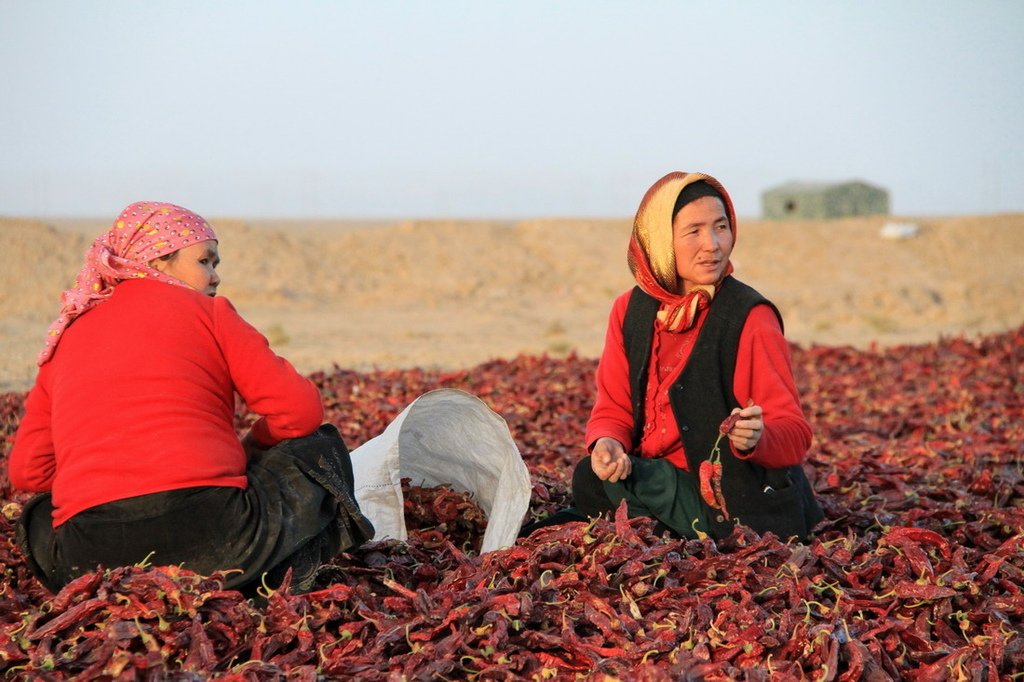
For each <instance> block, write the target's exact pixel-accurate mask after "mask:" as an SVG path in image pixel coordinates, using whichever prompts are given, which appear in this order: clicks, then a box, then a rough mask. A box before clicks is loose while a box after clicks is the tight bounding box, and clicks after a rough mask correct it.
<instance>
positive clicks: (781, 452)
mask: <svg viewBox="0 0 1024 682" xmlns="http://www.w3.org/2000/svg"><path fill="white" fill-rule="evenodd" d="M631 292H632V289H630V290H629V291H626V292H625V293H623V294H622V295H621V296H619V297H618V298H617V299H615V303H614V304H613V305H612V312H611V315H610V317H609V320H608V331H607V334H606V336H605V345H604V351H603V353H602V354H601V360H600V362H599V363H598V367H597V377H596V379H597V398H596V400H595V402H594V407H593V410H592V411H591V414H590V421H589V422H588V423H587V433H586V439H587V440H586V442H587V446H588V448H592V447H593V445H594V442H595V441H597V439H598V438H601V437H605V436H608V437H611V438H614V439H615V440H617V441H619V442H620V443H622V445H623V446H624V447H625V448H626V452H629V453H632V454H637V455H640V456H644V457H666V458H667V459H668V460H669V461H671V462H672V463H673V464H675V465H676V466H677V467H679V468H681V469H688V468H689V467H688V465H687V462H686V454H685V452H684V450H683V443H682V440H681V438H680V437H679V425H678V424H677V423H676V420H675V418H674V417H673V415H672V407H671V406H670V405H669V400H668V386H669V385H671V384H672V383H673V382H674V380H675V379H676V377H678V375H679V372H680V371H681V370H682V368H683V367H684V366H685V364H686V361H687V360H688V359H689V356H690V352H691V351H692V349H693V340H694V339H696V337H697V334H699V333H700V328H701V327H702V326H703V324H704V319H705V317H706V315H707V311H706V310H705V311H704V312H702V313H701V316H700V318H699V319H698V322H697V324H696V325H694V327H693V328H692V329H690V330H689V331H686V332H683V333H681V334H675V333H672V332H667V331H662V330H660V329H657V328H656V329H655V332H654V336H655V338H654V342H653V352H652V354H651V355H652V357H651V364H650V366H649V367H648V379H647V386H648V391H647V399H646V407H645V410H644V413H645V419H646V420H647V424H646V425H645V428H644V435H643V437H642V439H641V442H640V443H633V442H632V441H633V435H632V434H633V408H632V403H631V401H630V387H629V361H628V359H627V357H626V351H625V347H624V345H623V341H622V322H623V318H624V317H625V315H626V306H627V305H628V304H629V296H630V293H631ZM679 353H681V354H679ZM677 354H679V355H678V360H676V358H677ZM666 356H671V357H666ZM670 361H676V363H677V364H676V369H675V370H674V371H673V372H672V373H671V375H669V376H667V377H661V378H659V377H658V366H659V365H660V364H666V363H667V362H670ZM659 389H660V390H659ZM733 390H734V391H735V394H736V400H737V402H738V403H739V404H740V405H746V404H747V402H748V400H750V399H752V400H753V401H754V404H756V405H760V406H761V407H762V409H763V410H764V431H763V432H762V434H761V439H760V440H759V441H758V443H757V446H756V447H755V448H754V450H753V452H752V453H745V454H743V453H738V452H736V450H735V449H733V452H734V454H736V455H737V456H738V457H742V458H744V459H749V460H751V461H753V462H756V463H757V464H760V465H762V466H764V467H768V468H777V467H785V466H790V465H793V464H799V463H801V462H802V461H803V458H804V455H806V454H807V450H808V449H809V448H810V447H811V427H810V424H808V423H807V419H806V418H805V417H804V413H803V408H802V407H801V406H800V398H799V395H798V394H797V391H796V382H795V381H794V379H793V369H792V365H791V362H790V357H789V345H788V343H787V342H786V339H785V337H784V336H783V335H782V329H781V328H780V326H779V321H778V318H776V316H775V313H774V311H772V309H771V308H770V307H769V306H766V305H759V306H755V307H754V309H753V310H751V312H750V315H749V316H748V317H747V321H746V323H745V324H744V326H743V331H742V333H741V334H740V347H739V349H738V353H737V357H736V373H735V376H734V377H733ZM724 442H725V439H723V443H724Z"/></svg>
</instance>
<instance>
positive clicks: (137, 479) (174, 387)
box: [9, 280, 323, 527]
mask: <svg viewBox="0 0 1024 682" xmlns="http://www.w3.org/2000/svg"><path fill="white" fill-rule="evenodd" d="M236 391H237V392H238V394H239V395H241V397H242V399H243V400H245V402H246V404H247V405H248V407H249V408H250V409H251V410H253V411H254V412H255V413H257V414H259V415H262V416H261V418H260V419H259V421H257V422H256V423H255V424H254V425H253V427H252V437H253V438H254V439H255V440H256V442H257V443H259V444H260V445H262V446H264V447H269V446H271V445H274V444H275V443H277V442H278V441H281V440H283V439H286V438H294V437H299V436H305V435H308V434H309V433H311V432H313V431H314V430H315V429H316V428H317V427H318V426H319V425H320V423H321V422H322V420H323V405H322V402H321V400H320V393H319V391H318V390H317V387H316V385H315V384H313V382H312V381H310V380H309V379H306V378H304V377H303V376H301V375H300V374H299V373H298V372H296V371H295V368H294V367H292V365H291V364H289V363H288V362H287V361H286V360H284V359H283V358H280V357H278V356H277V355H275V354H274V352H273V351H272V350H271V349H270V347H269V345H268V343H267V340H266V339H265V338H264V337H263V335H262V334H260V333H259V332H258V331H257V330H256V329H255V328H253V327H252V326H251V325H249V324H248V323H247V322H246V321H245V320H243V319H242V318H241V316H239V314H238V313H237V312H236V311H235V309H234V307H232V305H231V303H230V302H229V301H228V300H227V299H225V298H222V297H216V298H211V297H209V296H204V295H203V294H201V293H199V292H197V291H193V290H191V289H186V288H184V287H178V286H171V285H168V284H166V283H163V282H152V281H148V280H128V281H125V282H122V283H120V284H119V285H118V286H117V287H116V288H115V290H114V293H113V295H112V296H111V298H110V299H109V300H107V301H105V302H103V303H101V304H99V305H97V306H96V307H95V308H93V309H91V310H89V311H88V312H87V313H85V314H84V315H82V316H81V317H79V318H78V319H76V320H75V321H74V323H73V324H71V326H69V327H68V329H67V331H66V332H65V333H64V335H63V337H62V338H61V341H60V345H59V346H58V347H57V352H56V354H55V355H54V356H53V359H51V360H50V361H49V362H48V363H46V364H44V365H43V366H42V367H41V368H40V370H39V375H38V376H37V378H36V383H35V386H34V387H33V388H32V390H31V391H30V392H29V395H28V398H27V399H26V401H25V416H24V417H23V418H22V420H21V423H20V425H19V427H18V431H17V433H16V434H15V437H14V446H13V448H12V449H11V454H10V463H9V474H10V479H11V484H12V485H13V486H14V487H16V488H20V489H23V490H29V491H35V492H42V491H48V490H49V491H52V493H53V504H54V515H53V525H54V526H55V527H56V526H59V525H60V524H62V523H64V522H65V521H67V520H68V519H69V518H71V517H72V516H74V515H75V514H77V513H78V512H80V511H82V510H84V509H88V508H89V507H93V506H96V505H99V504H103V503H105V502H111V501H113V500H119V499H123V498H127V497H134V496H136V495H145V494H148V493H156V492H162V491H167V490H177V489H181V488H190V487H194V486H234V487H238V488H245V487H246V486H247V480H246V475H245V470H246V456H245V452H244V450H243V448H242V444H241V442H240V440H239V439H238V436H237V434H236V433H235V429H234V408H235V392H236Z"/></svg>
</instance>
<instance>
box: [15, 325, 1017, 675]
mask: <svg viewBox="0 0 1024 682" xmlns="http://www.w3.org/2000/svg"><path fill="white" fill-rule="evenodd" d="M793 359H794V365H795V372H796V376H797V381H798V385H799V388H800V390H801V395H802V398H803V401H804V406H805V410H806V413H807V416H808V418H809V420H810V422H811V425H812V428H813V430H814V434H815V442H814V446H813V448H812V451H811V454H810V457H809V459H808V461H807V464H806V469H807V472H808V475H809V477H810V479H811V481H812V484H813V486H814V488H815V490H816V492H817V494H818V496H819V498H820V500H821V503H822V506H823V507H824V509H825V516H826V518H825V520H824V521H823V522H822V523H821V524H820V525H819V526H818V528H817V530H816V534H815V536H814V537H813V538H812V539H811V540H810V541H809V542H808V543H807V544H796V543H789V544H787V543H786V542H783V541H780V540H779V539H778V538H775V537H773V536H766V537H759V536H756V535H755V534H753V533H751V532H742V531H736V532H735V533H734V534H733V535H732V536H731V537H730V538H728V539H726V540H724V541H721V542H719V543H717V544H716V543H715V542H713V541H711V540H707V539H705V540H691V541H680V540H672V539H669V538H667V537H657V536H654V535H653V534H652V523H651V522H650V521H648V520H645V519H632V520H629V519H626V518H625V516H624V515H623V514H621V513H620V514H619V515H617V516H616V517H615V518H613V519H607V520H605V519H598V520H595V521H593V522H591V523H589V524H583V523H575V524H567V525H564V526H554V527H548V528H544V529H541V530H538V531H536V532H535V533H534V534H533V535H532V536H531V537H529V538H526V539H521V540H519V541H517V542H516V544H515V545H514V546H512V547H509V548H507V549H503V550H500V551H496V552H492V553H488V554H484V555H480V554H479V553H478V552H477V551H476V549H475V548H476V547H478V546H479V543H480V539H481V537H482V529H483V524H484V519H483V516H482V514H481V512H480V511H479V509H478V508H477V507H476V505H475V504H474V503H473V501H472V500H471V499H469V498H467V497H466V496H464V495H462V494H459V493H456V492H454V491H452V490H450V489H446V488H438V489H423V488H417V487H416V486H413V485H411V484H409V483H408V482H407V483H406V486H405V489H406V507H407V508H406V512H407V520H408V524H409V526H410V528H411V536H410V539H409V541H408V542H407V543H401V542H397V541H393V540H386V541H376V542H371V543H369V544H367V545H365V546H363V547H361V548H358V549H357V550H354V551H352V552H351V553H346V554H342V555H340V556H338V557H337V558H336V559H335V560H334V562H333V563H332V564H330V565H328V566H326V567H325V568H324V569H323V570H322V571H321V574H320V576H319V581H318V584H317V586H316V589H315V591H313V592H311V593H307V594H301V595H293V594H291V593H290V591H289V590H288V588H287V586H282V587H281V588H280V589H278V590H276V591H269V592H268V593H267V594H266V595H265V598H264V599H257V600H247V599H245V598H243V597H242V595H241V594H239V593H237V592H234V591H227V590H223V589H221V586H220V582H219V577H218V576H216V575H214V576H206V577H204V576H198V575H195V574H192V573H189V572H188V571H185V570H181V569H179V568H175V567H154V566H136V567H131V568H118V569H113V570H101V571H97V572H95V573H91V574H87V575H85V576H83V577H81V578H79V579H78V580H76V581H75V582H73V583H71V584H70V585H68V586H67V587H66V588H64V589H63V590H62V591H61V592H60V593H59V594H56V595H54V594H50V593H48V592H47V591H46V590H45V589H44V588H43V587H42V586H41V585H40V584H39V583H37V582H36V581H35V580H34V579H33V578H32V577H30V575H29V573H28V570H27V568H26V565H25V562H24V559H23V557H22V556H21V554H20V552H19V551H18V550H17V549H16V547H15V545H14V541H13V538H14V523H15V521H16V519H17V518H18V516H19V514H20V511H21V504H22V503H23V502H24V501H25V500H26V499H27V496H26V495H25V494H24V493H19V492H15V491H12V490H11V488H10V485H9V483H8V482H7V477H6V464H3V465H2V466H0V497H2V498H3V499H2V503H3V514H2V515H0V570H2V571H3V586H2V592H0V671H2V673H0V674H2V676H3V677H4V678H5V679H33V680H35V679H43V680H49V679H52V680H59V679H132V680H134V679H176V680H198V679H210V678H217V679H224V680H272V679H292V680H317V679H359V680H443V679H448V680H456V679H460V680H461V679H487V680H505V679H516V680H518V679H523V680H573V679H594V680H614V679H622V680H833V679H835V680H885V679H894V680H897V679H907V680H922V681H923V680H987V681H994V680H1014V679H1024V632H1022V631H1024V455H1022V453H1024V370H1022V368H1024V328H1021V329H1017V330H1015V331H1010V332H1006V333H1002V334H999V335H993V336H987V337H981V338H976V339H964V338H950V339H944V340H942V341H939V342H936V343H933V344H928V345H920V346H904V347H896V348H887V349H884V350H875V351H866V350H855V349H853V348H848V347H818V346H815V347H794V349H793ZM595 367H596V361H594V360H591V359H583V358H579V357H575V356H569V357H566V358H551V357H519V358H517V359H514V360H510V361H506V360H501V361H497V360H496V361H492V362H488V363H486V364H482V365H480V366H477V367H474V368H471V369H467V370H465V371H458V372H441V371H427V370H420V369H409V370H380V371H374V372H369V373H355V372H350V371H346V370H343V369H335V370H333V371H327V372H322V373H317V374H314V375H312V376H313V379H314V380H315V381H316V382H317V383H318V384H319V385H320V386H321V387H322V391H323V396H324V400H325V402H326V405H327V410H328V419H329V420H330V421H331V422H333V423H334V424H335V425H337V426H338V428H339V429H340V430H341V432H342V434H343V436H344V437H345V439H346V442H347V443H348V444H349V446H350V447H351V448H354V447H356V446H358V445H359V444H361V443H363V442H365V441H366V440H368V439H369V438H372V437H374V436H375V435H377V434H379V433H381V432H382V431H383V430H384V428H385V427H386V426H387V424H388V423H389V422H390V421H391V420H392V419H393V418H394V417H396V416H397V415H398V413H399V412H400V411H401V410H402V409H403V408H404V407H405V406H406V405H407V404H408V403H410V402H411V401H412V400H413V399H415V398H416V397H417V396H419V395H421V394H422V393H425V392H426V391H429V390H432V389H434V388H439V387H442V386H448V387H454V388H460V389H463V390H465V391H468V392H470V393H472V394H474V395H476V396H478V397H480V398H481V399H482V400H483V401H485V402H486V403H487V404H488V405H489V406H491V407H492V409H494V410H495V411H496V412H498V413H499V414H501V415H502V416H503V417H504V418H505V419H506V421H507V422H508V425H509V428H510V430H511V432H512V434H513V436H514V437H515V439H516V442H517V444H518V446H519V449H520V451H521V452H522V455H523V457H524V459H525V461H526V463H527V465H528V468H529V470H530V473H531V475H532V477H533V497H532V503H531V511H530V516H531V518H539V517H543V516H546V515H547V514H549V513H551V512H553V511H555V510H557V509H559V508H561V507H563V506H565V504H566V502H567V485H568V482H569V478H570V475H571V467H572V465H573V463H574V462H575V461H576V460H577V459H578V458H579V457H580V455H581V453H582V440H583V430H584V426H585V423H586V419H587V416H588V414H589V409H590V405H591V402H592V399H593V394H594V389H593V373H594V369H595ZM23 399H24V396H23V395H22V394H15V393H8V394H4V395H0V432H2V434H3V445H2V451H0V452H2V457H0V461H3V462H6V454H7V452H8V451H9V449H10V446H11V442H12V439H13V434H14V431H15V429H16V428H17V424H18V419H19V416H20V414H21V410H22V403H23ZM250 419H251V416H250V415H248V414H246V413H245V412H244V410H240V413H239V416H238V428H239V430H240V431H241V430H243V429H244V428H245V425H246V423H247V421H248V420H250Z"/></svg>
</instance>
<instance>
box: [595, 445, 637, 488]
mask: <svg viewBox="0 0 1024 682" xmlns="http://www.w3.org/2000/svg"><path fill="white" fill-rule="evenodd" d="M590 466H591V467H592V468H593V469H594V473H595V474H596V475H597V477H598V478H600V479H601V480H602V481H610V482H612V483H615V482H616V481H621V480H622V479H624V478H626V477H627V476H629V473H630V471H632V469H633V464H632V462H630V461H629V455H627V454H626V449H625V448H624V447H622V443H620V442H619V441H617V440H615V439H614V438H608V437H607V436H606V437H604V438H598V439H597V442H596V443H594V449H593V450H591V452H590Z"/></svg>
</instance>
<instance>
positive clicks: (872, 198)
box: [761, 180, 889, 220]
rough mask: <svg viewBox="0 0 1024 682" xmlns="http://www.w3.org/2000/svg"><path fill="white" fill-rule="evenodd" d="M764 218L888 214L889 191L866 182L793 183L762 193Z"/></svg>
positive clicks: (843, 216) (842, 216)
mask: <svg viewBox="0 0 1024 682" xmlns="http://www.w3.org/2000/svg"><path fill="white" fill-rule="evenodd" d="M761 205H762V208H763V211H764V217H765V218H768V219H769V220H780V219H784V218H819V219H820V218H845V217H848V216H857V215H878V214H882V215H888V213H889V193H888V192H886V191H885V190H884V189H882V188H880V187H874V186H872V185H869V184H867V183H866V182H860V181H858V180H852V181H850V182H789V183H786V184H785V185H779V186H778V187H773V188H772V189H769V190H766V191H765V192H764V193H762V194H761Z"/></svg>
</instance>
